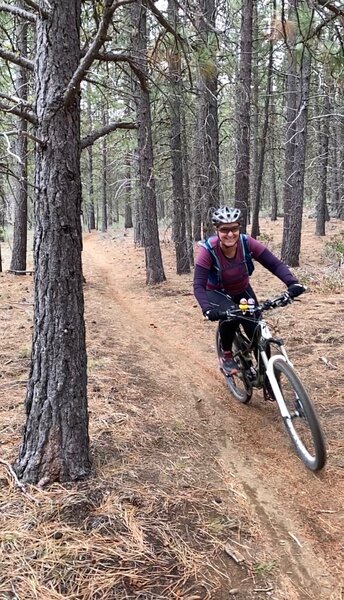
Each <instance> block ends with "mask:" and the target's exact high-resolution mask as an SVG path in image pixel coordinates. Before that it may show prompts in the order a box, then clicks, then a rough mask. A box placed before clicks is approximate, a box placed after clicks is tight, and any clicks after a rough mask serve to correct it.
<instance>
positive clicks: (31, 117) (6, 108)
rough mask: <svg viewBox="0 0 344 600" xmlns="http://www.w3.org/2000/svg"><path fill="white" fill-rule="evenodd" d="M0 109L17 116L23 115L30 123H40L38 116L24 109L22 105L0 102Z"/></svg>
mask: <svg viewBox="0 0 344 600" xmlns="http://www.w3.org/2000/svg"><path fill="white" fill-rule="evenodd" d="M0 110H3V111H4V112H7V113H10V114H12V115H16V116H17V117H21V118H22V119H25V120H26V121H28V122H29V123H32V125H37V123H38V121H37V117H36V115H35V114H34V113H30V112H27V111H26V110H23V109H21V108H20V107H17V106H7V105H6V104H3V103H2V102H0Z"/></svg>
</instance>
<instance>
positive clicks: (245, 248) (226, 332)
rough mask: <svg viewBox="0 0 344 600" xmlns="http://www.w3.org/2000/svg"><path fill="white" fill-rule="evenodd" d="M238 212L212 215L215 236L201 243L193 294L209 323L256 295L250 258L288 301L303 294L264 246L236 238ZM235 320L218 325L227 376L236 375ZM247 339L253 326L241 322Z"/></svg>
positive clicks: (221, 210)
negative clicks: (273, 278)
mask: <svg viewBox="0 0 344 600" xmlns="http://www.w3.org/2000/svg"><path fill="white" fill-rule="evenodd" d="M240 219H241V211H240V210H239V209H238V208H230V207H228V206H223V207H221V208H218V209H217V210H215V211H214V212H213V214H212V222H213V225H214V226H215V228H216V235H214V236H212V237H210V238H209V239H208V240H207V241H206V242H205V243H201V248H200V251H199V253H198V257H197V261H196V265H195V274H194V294H195V297H196V299H197V301H198V303H199V305H200V307H201V309H202V312H203V314H204V316H205V317H206V318H207V319H209V320H210V321H218V320H219V318H220V314H221V312H223V311H225V310H227V309H230V308H233V307H234V306H235V305H237V304H239V302H240V300H241V299H242V298H246V299H247V300H248V299H249V298H251V299H253V300H254V302H255V304H257V298H256V295H255V293H254V291H253V289H252V287H251V285H250V280H249V274H250V272H252V271H251V269H250V264H251V257H252V258H253V259H255V260H257V261H258V262H259V263H260V264H261V265H263V267H265V268H266V269H268V271H270V272H271V273H272V274H273V275H276V277H278V278H279V279H280V280H281V281H283V283H284V284H285V285H286V286H287V288H288V292H289V295H290V297H291V298H296V297H297V296H299V295H300V294H302V293H303V292H304V291H305V288H304V287H303V286H302V285H301V284H299V282H298V280H297V278H296V277H295V275H293V274H292V273H291V272H290V270H289V269H288V267H287V266H286V265H285V264H284V263H283V262H282V261H281V260H279V259H278V258H277V257H276V256H275V255H274V254H272V252H270V250H268V248H266V246H264V244H262V243H261V242H259V241H258V240H255V239H254V238H252V237H250V236H245V237H244V236H243V235H242V234H240ZM238 325H239V319H232V320H230V321H228V320H227V321H224V322H223V323H222V322H221V323H220V336H221V343H222V348H223V351H224V352H223V364H222V368H223V370H224V371H225V372H226V373H227V374H228V375H230V376H231V375H235V374H236V373H237V372H238V368H237V364H236V362H235V360H234V358H233V354H232V343H233V339H234V336H235V332H236V329H237V327H238ZM242 325H243V327H244V329H245V332H246V333H247V335H248V336H249V337H250V338H251V337H252V336H253V333H254V329H255V323H254V321H253V320H252V319H251V320H245V319H243V320H242Z"/></svg>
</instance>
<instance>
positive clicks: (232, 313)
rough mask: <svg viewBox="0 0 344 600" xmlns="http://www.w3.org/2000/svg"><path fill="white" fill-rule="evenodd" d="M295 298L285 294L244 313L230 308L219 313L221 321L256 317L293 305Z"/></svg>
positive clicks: (238, 309) (287, 293)
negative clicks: (266, 311)
mask: <svg viewBox="0 0 344 600" xmlns="http://www.w3.org/2000/svg"><path fill="white" fill-rule="evenodd" d="M294 300H295V298H292V297H291V296H290V294H289V292H283V294H281V295H280V296H277V297H276V298H271V299H268V300H265V302H263V303H262V304H259V305H258V306H254V307H252V308H248V309H247V311H245V312H243V311H242V310H241V309H240V308H233V309H231V308H229V309H227V310H225V311H223V312H219V321H221V320H225V319H228V318H229V317H238V316H245V315H252V316H253V315H255V314H257V313H261V312H264V311H265V310H271V309H273V308H280V307H282V306H287V304H291V303H292V302H294Z"/></svg>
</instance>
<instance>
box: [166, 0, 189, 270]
mask: <svg viewBox="0 0 344 600" xmlns="http://www.w3.org/2000/svg"><path fill="white" fill-rule="evenodd" d="M168 18H169V21H170V23H171V25H172V27H173V28H174V30H175V31H177V30H178V25H179V19H178V5H177V3H176V0H168ZM168 58H169V80H170V90H171V93H170V120H171V133H170V144H171V158H172V192H173V239H174V245H175V251H176V270H177V274H178V275H181V274H183V273H190V262H189V254H188V247H187V241H186V228H185V201H184V187H183V157H182V135H181V129H182V124H181V97H182V86H181V58H180V49H179V47H178V41H177V40H176V38H174V40H173V41H172V42H171V47H170V48H169V57H168Z"/></svg>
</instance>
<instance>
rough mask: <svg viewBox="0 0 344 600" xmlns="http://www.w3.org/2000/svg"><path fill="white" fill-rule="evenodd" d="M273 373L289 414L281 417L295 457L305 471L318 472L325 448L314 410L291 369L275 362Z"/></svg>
mask: <svg viewBox="0 0 344 600" xmlns="http://www.w3.org/2000/svg"><path fill="white" fill-rule="evenodd" d="M273 370H274V376H275V378H276V381H277V383H278V386H279V388H280V391H281V394H282V396H283V399H284V401H285V403H286V406H287V409H288V411H289V416H288V417H284V418H283V421H284V425H285V427H286V430H287V432H288V434H289V437H290V439H291V441H292V443H293V446H294V449H295V451H296V454H297V455H298V456H299V458H300V459H301V460H302V462H303V463H304V464H305V466H306V467H307V468H308V469H310V470H311V471H320V469H322V468H323V467H324V466H325V463H326V446H325V440H324V435H323V433H322V430H321V426H320V423H319V419H318V416H317V414H316V411H315V408H314V406H313V404H312V402H311V400H310V398H309V396H308V394H307V392H306V390H305V388H304V387H303V385H302V383H301V381H300V379H299V377H298V376H297V374H296V373H295V371H294V369H293V367H292V366H291V365H289V364H288V363H287V362H285V361H284V360H282V359H281V360H279V359H277V360H276V361H275V362H274V363H273ZM288 386H289V387H288ZM290 392H291V393H290ZM293 404H294V410H293V411H292V410H291V408H292V405H293ZM296 419H297V420H298V421H297V422H298V425H297V427H296V425H295V423H296V421H295V420H296ZM308 430H309V431H308ZM301 432H302V435H301ZM309 434H310V435H309ZM305 439H307V442H306V441H305ZM310 446H312V449H311V448H310Z"/></svg>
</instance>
